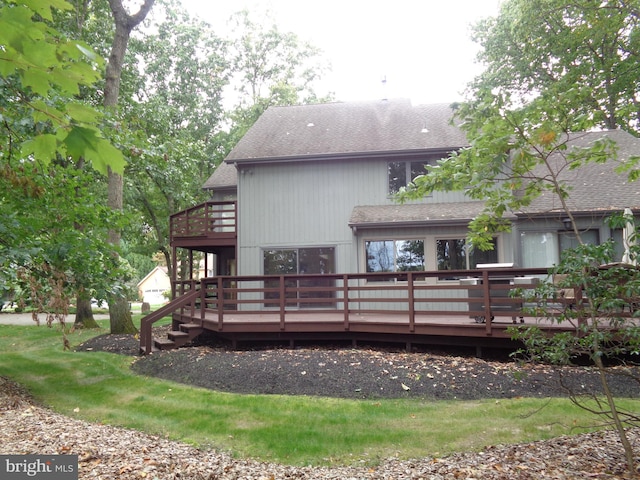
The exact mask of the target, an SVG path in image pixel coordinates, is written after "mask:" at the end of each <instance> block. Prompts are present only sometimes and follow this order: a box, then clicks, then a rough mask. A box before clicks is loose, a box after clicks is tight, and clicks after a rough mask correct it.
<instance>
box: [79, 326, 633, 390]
mask: <svg viewBox="0 0 640 480" xmlns="http://www.w3.org/2000/svg"><path fill="white" fill-rule="evenodd" d="M138 347H139V344H138V340H137V339H136V338H134V337H133V336H132V335H108V334H107V335H100V336H97V337H95V338H93V339H91V340H89V341H88V342H86V343H84V344H83V345H81V346H79V347H78V350H93V351H108V352H113V353H120V354H125V355H139V348H138ZM132 369H133V370H134V371H135V372H137V373H139V374H141V375H147V376H151V377H158V378H163V379H167V380H173V381H176V382H180V383H185V384H189V385H193V386H198V387H204V388H209V389H212V390H218V391H224V392H233V393H245V394H281V395H317V396H325V397H335V398H354V399H358V398H359V399H375V398H428V399H459V400H476V399H483V398H513V397H558V396H567V395H568V394H569V393H572V394H575V395H581V394H591V393H594V392H596V393H599V392H600V391H601V387H600V379H599V377H598V374H597V372H596V371H595V370H594V369H593V368H590V367H585V366H576V367H553V366H548V365H533V364H521V363H517V362H515V361H510V360H483V359H479V358H475V357H473V356H462V355H460V354H459V352H453V353H452V352H442V351H437V352H430V351H422V352H413V353H407V352H404V351H401V350H398V349H394V348H380V347H377V348H376V347H369V348H357V349H356V348H344V347H342V348H341V347H339V346H331V345H328V346H327V345H324V346H313V345H312V346H307V347H305V348H296V349H287V348H281V347H277V346H272V347H271V348H260V349H254V350H230V349H229V348H227V347H226V346H224V345H219V344H206V343H205V344H194V345H192V346H189V347H183V348H180V349H177V350H172V351H163V352H155V353H153V354H151V355H147V356H140V357H139V358H138V359H137V360H136V361H135V362H134V363H133V365H132ZM608 372H609V373H608V375H609V382H610V386H611V388H612V389H613V392H614V394H615V395H616V396H619V397H630V398H638V397H640V381H639V379H640V369H639V368H638V367H637V366H622V365H619V366H613V367H610V368H609V370H608Z"/></svg>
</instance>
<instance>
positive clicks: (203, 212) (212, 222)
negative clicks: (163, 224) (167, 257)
mask: <svg viewBox="0 0 640 480" xmlns="http://www.w3.org/2000/svg"><path fill="white" fill-rule="evenodd" d="M236 219H237V210H236V202H205V203H201V204H200V205H196V206H194V207H191V208H188V209H186V210H182V211H181V212H178V213H175V214H173V215H171V217H170V218H169V226H170V237H171V241H173V240H174V239H175V238H177V237H181V238H185V237H186V238H190V237H208V238H212V237H216V236H221V237H226V236H235V235H236Z"/></svg>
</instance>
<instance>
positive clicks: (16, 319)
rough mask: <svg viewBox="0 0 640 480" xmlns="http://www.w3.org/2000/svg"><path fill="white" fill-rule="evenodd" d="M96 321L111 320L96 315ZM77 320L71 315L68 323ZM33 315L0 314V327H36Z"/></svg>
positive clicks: (43, 319)
mask: <svg viewBox="0 0 640 480" xmlns="http://www.w3.org/2000/svg"><path fill="white" fill-rule="evenodd" d="M93 318H95V319H96V320H104V319H107V318H109V315H108V314H95V315H94V316H93ZM75 319H76V316H75V315H69V316H68V317H67V322H70V323H73V322H74V321H75ZM44 322H45V316H44V315H40V324H43V323H44ZM35 324H36V322H34V321H33V317H32V316H31V313H2V312H0V325H35Z"/></svg>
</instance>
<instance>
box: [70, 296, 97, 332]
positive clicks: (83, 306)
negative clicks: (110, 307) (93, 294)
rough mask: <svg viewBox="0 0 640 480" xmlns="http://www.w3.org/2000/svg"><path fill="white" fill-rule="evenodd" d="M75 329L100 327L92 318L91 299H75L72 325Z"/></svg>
mask: <svg viewBox="0 0 640 480" xmlns="http://www.w3.org/2000/svg"><path fill="white" fill-rule="evenodd" d="M73 326H74V327H76V328H99V327H100V325H98V323H97V322H96V320H95V319H94V318H93V311H92V310H91V299H90V298H80V297H78V298H77V299H76V321H75V322H74V324H73Z"/></svg>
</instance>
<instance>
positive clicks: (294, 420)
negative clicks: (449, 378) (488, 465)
mask: <svg viewBox="0 0 640 480" xmlns="http://www.w3.org/2000/svg"><path fill="white" fill-rule="evenodd" d="M139 319H140V317H139V316H138V317H136V321H138V322H139ZM99 323H100V324H101V325H102V327H103V328H105V329H104V330H98V331H95V330H93V331H78V332H71V333H69V335H68V337H69V340H70V342H71V344H72V345H73V346H75V345H78V344H80V343H82V342H83V341H85V340H86V339H88V338H90V337H92V336H95V335H99V334H102V333H106V331H107V330H106V328H107V321H104V322H99ZM133 361H134V359H133V358H131V357H125V356H120V355H116V354H109V353H103V352H74V351H63V349H62V338H61V332H60V330H59V328H47V327H45V326H40V327H38V326H7V325H0V375H2V376H7V377H10V378H11V379H13V380H15V381H17V382H18V383H20V384H22V385H24V386H25V387H27V388H28V389H29V390H30V391H31V392H32V394H33V395H34V396H35V398H36V399H37V400H38V401H39V402H41V403H43V404H45V405H47V406H50V407H51V408H52V409H53V410H55V411H57V412H60V413H63V414H65V415H69V416H71V417H75V418H79V419H82V420H87V421H90V422H100V423H106V424H111V425H119V426H123V427H128V428H133V429H137V430H141V431H144V432H147V433H152V434H158V435H161V436H163V437H166V438H170V439H173V440H179V441H183V442H187V443H191V444H194V445H196V446H200V447H203V448H215V449H218V450H225V451H229V452H231V453H232V454H233V455H235V456H236V457H252V458H257V459H261V460H265V461H273V462H281V463H285V464H290V465H358V464H362V463H364V464H375V463H377V462H378V461H379V460H381V459H383V458H389V457H394V456H397V457H400V458H417V457H432V456H433V457H440V456H443V455H445V454H447V453H451V452H455V451H470V450H479V449H481V448H482V447H484V446H486V445H495V444H504V443H519V442H529V441H533V440H541V439H547V438H551V437H555V436H558V435H563V434H578V433H582V432H584V431H587V430H589V427H590V426H591V425H593V424H595V423H596V419H594V418H593V417H591V416H590V415H588V414H587V413H586V412H584V411H582V410H580V409H578V408H576V407H574V406H573V405H572V404H571V403H570V402H569V401H568V400H565V399H526V398H515V399H501V400H484V401H470V402H464V401H427V400H409V399H398V400H375V401H367V400H341V399H330V398H320V397H306V396H276V395H235V394H229V393H220V392H215V391H210V390H205V389H201V388H192V387H189V386H186V385H181V384H176V383H172V382H168V381H164V380H157V379H154V378H147V377H141V376H138V375H136V374H134V373H132V372H131V371H130V369H129V366H130V364H131V363H132V362H133ZM620 404H621V405H622V406H625V407H626V408H629V409H632V410H633V409H635V410H636V411H637V410H638V409H640V401H632V400H621V401H620Z"/></svg>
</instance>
